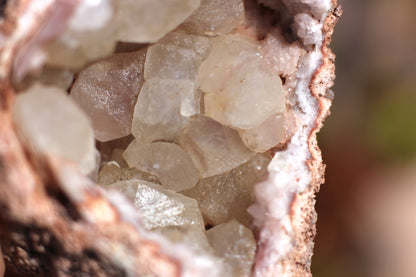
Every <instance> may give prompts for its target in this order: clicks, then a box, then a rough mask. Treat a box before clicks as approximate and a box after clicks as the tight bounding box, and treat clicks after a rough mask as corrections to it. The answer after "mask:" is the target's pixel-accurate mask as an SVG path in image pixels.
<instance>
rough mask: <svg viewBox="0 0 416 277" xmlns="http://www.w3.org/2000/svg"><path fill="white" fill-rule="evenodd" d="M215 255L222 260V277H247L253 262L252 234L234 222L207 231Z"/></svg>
mask: <svg viewBox="0 0 416 277" xmlns="http://www.w3.org/2000/svg"><path fill="white" fill-rule="evenodd" d="M207 237H208V241H209V243H210V244H211V246H212V247H213V248H214V251H215V254H216V255H217V256H219V257H221V258H222V259H223V260H224V272H223V275H222V276H230V277H248V276H250V275H251V267H252V265H253V262H254V255H255V251H256V241H255V239H254V236H253V233H252V232H251V231H250V230H249V229H248V228H246V227H244V226H243V225H241V224H240V223H238V222H237V221H236V220H233V221H230V222H228V223H223V224H220V225H217V226H215V227H214V228H212V229H210V230H208V231H207Z"/></svg>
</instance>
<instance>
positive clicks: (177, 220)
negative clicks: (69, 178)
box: [109, 180, 204, 230]
mask: <svg viewBox="0 0 416 277" xmlns="http://www.w3.org/2000/svg"><path fill="white" fill-rule="evenodd" d="M109 188H113V189H117V190H119V191H122V192H123V193H124V194H125V195H126V196H127V197H128V198H130V199H131V200H132V201H133V202H134V205H135V206H136V207H137V208H138V209H139V210H140V212H141V214H142V215H143V223H144V225H145V227H146V228H148V229H154V228H161V227H167V226H184V227H187V226H191V227H192V226H194V227H197V228H199V229H200V230H204V221H203V219H202V214H201V212H200V211H199V208H198V204H197V202H196V200H194V199H191V198H188V197H186V196H183V195H181V194H179V193H175V192H173V191H170V190H166V189H164V188H163V187H161V186H160V185H157V184H153V183H150V182H146V181H142V180H129V181H121V182H118V183H115V184H112V185H110V186H109Z"/></svg>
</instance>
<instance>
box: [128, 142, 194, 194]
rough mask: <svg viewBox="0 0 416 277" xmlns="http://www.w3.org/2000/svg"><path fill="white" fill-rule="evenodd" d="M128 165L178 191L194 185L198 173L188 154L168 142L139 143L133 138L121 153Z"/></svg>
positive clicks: (167, 187)
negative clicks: (153, 176)
mask: <svg viewBox="0 0 416 277" xmlns="http://www.w3.org/2000/svg"><path fill="white" fill-rule="evenodd" d="M123 157H124V159H125V160H126V161H127V164H128V165H129V166H130V167H136V168H137V169H139V170H141V171H145V172H148V173H151V174H153V175H155V176H157V177H158V178H159V180H160V182H161V184H162V186H163V187H165V188H166V189H170V190H173V191H180V190H184V189H188V188H191V187H193V186H195V184H196V183H197V182H198V179H199V175H198V171H197V169H196V168H195V165H194V163H193V162H192V160H191V158H190V157H189V156H188V154H187V153H186V152H185V151H184V150H183V149H182V148H181V147H180V146H178V145H176V144H174V143H168V142H154V143H150V144H141V143H140V142H139V141H137V140H134V141H133V142H132V143H131V144H130V145H129V146H128V147H127V149H126V151H125V152H124V154H123Z"/></svg>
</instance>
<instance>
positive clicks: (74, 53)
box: [46, 0, 116, 69]
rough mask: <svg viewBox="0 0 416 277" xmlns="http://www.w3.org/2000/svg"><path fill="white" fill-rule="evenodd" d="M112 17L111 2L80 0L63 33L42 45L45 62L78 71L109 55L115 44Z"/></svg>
mask: <svg viewBox="0 0 416 277" xmlns="http://www.w3.org/2000/svg"><path fill="white" fill-rule="evenodd" d="M114 18H115V5H114V1H112V0H82V1H80V4H79V5H77V9H76V10H75V12H74V14H73V15H72V17H71V18H70V20H69V22H68V24H67V27H66V29H65V31H64V32H62V34H61V35H60V36H59V37H58V38H57V39H55V40H54V41H53V42H51V43H48V44H47V45H46V55H47V63H48V64H49V65H54V66H62V67H67V68H73V69H79V68H81V67H82V66H83V65H84V64H86V63H87V62H89V61H93V60H95V59H97V58H101V57H104V56H107V55H109V54H111V52H113V50H114V48H115V45H116V37H115V24H114Z"/></svg>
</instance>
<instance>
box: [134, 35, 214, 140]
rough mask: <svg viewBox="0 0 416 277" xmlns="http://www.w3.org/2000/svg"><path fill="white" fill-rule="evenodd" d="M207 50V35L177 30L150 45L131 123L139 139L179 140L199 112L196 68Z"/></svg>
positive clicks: (199, 94)
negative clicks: (184, 129) (182, 32)
mask: <svg viewBox="0 0 416 277" xmlns="http://www.w3.org/2000/svg"><path fill="white" fill-rule="evenodd" d="M208 50H209V42H208V39H207V38H205V37H201V36H194V35H185V34H181V33H175V32H173V33H170V34H168V35H167V36H165V37H164V38H163V39H162V40H160V41H159V42H157V43H156V44H154V45H152V46H150V47H149V49H148V50H147V54H146V62H145V67H144V78H145V80H146V81H145V83H144V85H143V88H142V90H141V92H140V95H139V99H138V101H137V104H136V107H135V111H134V119H133V125H132V133H133V135H134V136H135V137H136V138H138V139H139V140H140V141H142V142H144V143H148V142H152V141H155V140H161V139H163V140H173V139H176V138H177V137H178V136H179V135H180V132H181V131H182V129H183V128H184V127H185V125H186V124H187V122H188V120H189V118H188V117H189V116H192V115H195V114H198V113H199V112H200V98H201V93H200V91H199V90H198V84H197V71H198V68H199V66H200V64H201V62H202V60H203V59H204V58H205V57H206V55H207V52H208Z"/></svg>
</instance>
